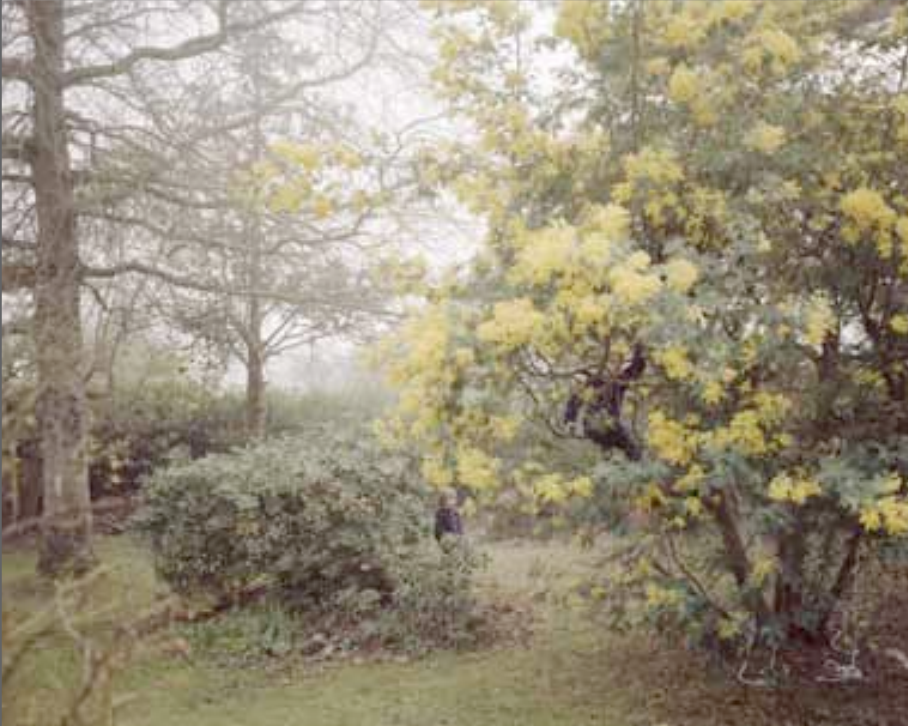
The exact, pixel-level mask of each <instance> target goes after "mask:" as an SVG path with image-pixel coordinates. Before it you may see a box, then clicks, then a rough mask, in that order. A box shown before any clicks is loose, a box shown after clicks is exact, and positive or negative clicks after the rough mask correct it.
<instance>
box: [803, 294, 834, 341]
mask: <svg viewBox="0 0 908 726" xmlns="http://www.w3.org/2000/svg"><path fill="white" fill-rule="evenodd" d="M837 324H838V320H837V319H836V315H835V312H834V311H833V309H832V306H831V305H830V304H829V299H828V298H827V297H825V296H824V295H814V296H813V297H812V298H811V299H810V302H809V303H808V305H807V312H806V315H805V326H804V328H805V329H804V339H805V340H806V341H807V342H808V343H809V344H810V345H822V344H823V341H824V340H825V339H826V336H827V335H828V334H829V333H831V332H833V331H834V330H835V329H836V326H837Z"/></svg>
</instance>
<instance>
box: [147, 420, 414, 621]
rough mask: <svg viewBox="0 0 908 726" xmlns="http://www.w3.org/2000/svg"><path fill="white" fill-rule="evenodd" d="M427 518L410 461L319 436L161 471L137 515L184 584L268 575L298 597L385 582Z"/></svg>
mask: <svg viewBox="0 0 908 726" xmlns="http://www.w3.org/2000/svg"><path fill="white" fill-rule="evenodd" d="M426 520H427V517H426V507H425V502H424V500H423V498H422V495H421V493H420V488H419V481H418V479H416V478H415V477H414V476H413V475H412V473H411V468H410V467H409V465H408V462H407V461H406V460H405V459H403V458H401V457H385V456H384V455H383V454H382V453H381V452H380V450H379V449H378V448H377V447H375V446H374V445H373V444H372V442H371V441H370V440H369V439H368V438H363V437H361V436H358V435H357V434H352V433H351V434H347V435H339V434H334V433H330V432H328V431H320V432H317V433H316V432H313V433H312V434H311V435H309V436H307V437H306V438H302V439H283V440H279V441H275V442H273V443H267V444H264V445H261V446H258V447H254V448H248V449H240V450H236V451H234V452H231V453H229V454H222V455H213V456H209V457H206V458H204V459H201V460H198V461H195V462H192V463H189V464H182V465H177V466H174V467H171V468H169V469H166V470H164V471H161V472H159V473H156V474H155V475H154V476H153V478H152V479H151V481H150V482H149V486H148V489H147V492H146V505H145V509H144V513H143V515H142V517H141V519H140V522H141V527H142V528H143V529H144V530H145V531H146V532H148V533H149V534H150V536H151V542H152V545H153V547H154V550H155V554H156V560H157V566H158V569H159V572H160V574H161V575H162V576H163V577H164V579H166V580H167V581H168V582H169V583H171V584H172V585H173V586H174V587H175V588H176V589H177V590H179V591H181V592H208V593H211V594H214V595H217V596H225V595H229V594H234V593H236V592H239V591H241V590H243V589H246V588H249V587H251V586H252V585H254V584H255V583H256V582H257V581H258V580H259V579H260V578H261V577H262V576H263V575H266V576H267V577H269V578H271V579H272V580H273V581H274V585H275V587H276V588H277V589H278V590H280V591H281V592H282V594H283V596H284V597H285V598H287V599H288V600H291V601H293V602H294V603H299V604H303V603H304V602H306V601H315V602H324V601H326V600H328V599H330V598H333V597H336V596H337V595H338V594H339V593H341V592H343V591H344V590H346V589H347V588H354V589H376V590H378V589H381V588H382V587H384V586H385V578H387V576H388V572H389V565H390V563H391V562H392V561H393V560H394V559H395V558H397V557H399V556H402V554H403V551H404V550H405V548H406V547H407V546H409V545H410V544H412V543H413V542H416V541H418V540H419V538H420V537H421V536H424V535H425V533H426Z"/></svg>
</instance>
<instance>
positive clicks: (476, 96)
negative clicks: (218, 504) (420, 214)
mask: <svg viewBox="0 0 908 726" xmlns="http://www.w3.org/2000/svg"><path fill="white" fill-rule="evenodd" d="M430 5H431V6H432V8H433V9H434V11H435V12H436V14H437V16H438V21H437V36H438V39H439V54H440V59H441V60H440V65H439V67H438V69H437V71H436V79H437V81H438V83H439V87H440V91H441V93H442V95H443V96H444V97H445V98H446V99H448V101H449V103H450V105H451V108H452V110H454V111H456V112H458V113H460V114H461V115H462V116H463V118H464V119H465V120H466V121H467V122H469V124H470V128H472V129H473V130H474V133H473V134H472V135H470V134H464V138H466V139H467V140H466V141H464V142H462V143H458V144H455V145H451V146H449V147H446V148H444V149H439V150H437V151H436V152H435V153H432V154H427V156H426V167H425V173H426V178H427V179H429V180H430V181H431V182H432V183H438V184H450V185H451V186H452V187H453V188H454V189H455V191H456V192H457V193H458V194H459V196H460V198H461V199H462V201H463V202H464V203H465V204H466V205H468V206H469V207H470V208H471V209H472V210H473V211H474V212H475V213H476V214H479V215H481V216H482V217H483V218H484V219H485V220H486V222H487V226H488V233H487V236H486V239H485V243H484V245H483V246H482V249H481V251H480V252H479V253H478V254H477V256H476V257H475V260H474V261H473V263H472V264H471V266H470V267H469V269H465V270H463V271H462V272H461V273H460V274H456V275H453V276H452V277H451V278H450V279H449V280H447V281H446V282H445V283H444V284H442V285H440V286H438V287H437V288H436V289H434V290H432V291H431V293H430V295H429V299H428V301H427V303H426V305H424V306H422V307H420V308H419V309H418V310H416V311H415V312H414V314H413V316H412V319H411V321H410V322H409V324H408V325H406V326H404V327H403V328H402V330H401V331H400V333H399V336H398V337H397V338H396V339H395V340H394V341H392V343H391V345H389V346H388V349H387V360H388V364H387V365H388V370H389V375H390V377H391V379H392V380H394V381H395V382H396V383H397V385H398V386H399V387H400V399H399V406H398V410H397V412H396V415H395V416H394V417H393V418H391V419H389V420H388V421H387V422H385V426H384V430H385V433H386V434H387V435H388V436H389V437H392V438H396V439H398V440H402V441H406V442H407V443H408V444H411V445H416V446H418V447H419V448H420V450H421V452H422V454H423V457H424V458H423V460H424V473H425V475H426V476H427V477H428V478H429V479H430V480H431V481H433V482H435V483H437V484H439V485H445V484H450V483H452V482H456V483H459V484H462V485H465V486H469V487H471V488H473V489H474V490H476V492H477V498H478V499H480V500H482V499H484V498H487V497H489V496H490V495H489V493H494V492H499V491H502V490H513V491H514V492H517V493H519V495H520V497H521V498H522V501H523V502H524V503H525V504H526V505H527V506H529V507H539V506H542V505H545V506H547V507H552V506H564V507H565V508H566V509H570V510H571V511H577V510H580V511H581V512H583V513H585V514H586V517H587V520H588V521H589V520H592V521H593V522H598V523H600V524H602V523H603V522H604V519H603V516H604V515H603V514H602V513H603V512H606V511H607V512H609V513H611V514H613V515H615V514H617V515H618V516H619V517H624V516H627V515H630V514H631V513H633V512H635V511H637V512H638V516H637V517H635V519H636V521H638V522H639V521H644V522H645V523H646V524H645V525H643V526H642V527H641V526H638V527H637V528H636V529H635V530H634V531H633V532H632V533H631V535H630V536H632V537H633V538H634V539H635V540H636V546H635V547H634V548H633V549H632V550H631V551H632V553H633V555H632V556H629V557H627V558H626V559H625V560H624V561H623V564H624V569H623V570H622V571H621V572H620V573H617V574H616V573H611V575H612V577H611V580H610V582H611V585H610V588H611V589H610V590H606V591H605V594H606V596H608V597H614V599H615V601H616V602H618V601H620V604H621V606H622V608H623V612H624V613H625V615H626V616H627V618H629V619H630V620H631V621H633V622H637V621H641V620H650V621H655V622H657V623H659V624H662V625H672V626H681V627H682V628H683V629H685V630H686V631H687V632H688V633H691V634H693V635H694V636H695V637H698V638H700V639H701V640H704V641H710V642H718V641H725V642H727V643H728V644H734V643H736V642H738V643H744V642H748V641H749V642H750V643H754V642H763V643H769V644H775V643H779V642H782V641H785V640H790V639H815V640H819V641H822V640H824V639H826V638H828V636H829V633H830V631H831V628H832V623H833V621H834V617H835V614H836V611H837V608H838V607H839V605H840V602H841V600H842V598H843V595H844V594H845V593H846V591H847V589H848V587H849V584H850V582H851V580H852V578H853V576H854V570H855V567H856V563H857V562H859V561H860V559H861V557H862V556H869V557H875V556H878V555H879V553H880V551H881V548H882V547H883V546H884V545H887V546H888V544H887V543H899V542H901V543H902V544H903V543H904V539H903V538H904V536H905V535H906V534H908V400H906V395H908V365H906V361H908V164H906V163H905V159H906V158H908V96H906V93H905V83H906V66H908V16H906V12H905V9H904V8H896V6H895V5H894V4H890V3H881V2H837V1H830V2H810V3H807V2H785V3H779V2H680V3H668V2H665V3H661V2H660V3H652V2H639V1H637V2H634V1H629V2H615V3H609V2H566V3H563V4H562V5H561V6H560V8H559V10H558V13H557V18H556V19H555V21H554V28H553V30H552V32H551V33H546V32H540V30H539V28H538V23H534V24H531V23H530V21H529V18H528V17H527V13H528V12H529V11H530V10H531V9H532V7H531V6H532V4H521V3H509V2H489V3H469V2H456V3H454V2H451V3H447V2H444V3H430ZM553 48H554V49H555V51H554V52H553V51H552V49H553ZM609 521H612V520H609ZM892 546H895V545H894V544H893V545H892Z"/></svg>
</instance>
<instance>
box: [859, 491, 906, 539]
mask: <svg viewBox="0 0 908 726" xmlns="http://www.w3.org/2000/svg"><path fill="white" fill-rule="evenodd" d="M860 520H861V525H862V526H863V527H864V529H866V530H867V531H868V532H880V531H883V532H886V533H888V534H890V535H893V536H903V535H906V534H908V497H905V495H901V496H899V495H895V494H893V495H891V496H888V497H883V498H882V499H878V500H876V501H875V502H873V503H872V504H869V505H867V506H865V507H864V508H863V509H862V510H861V515H860Z"/></svg>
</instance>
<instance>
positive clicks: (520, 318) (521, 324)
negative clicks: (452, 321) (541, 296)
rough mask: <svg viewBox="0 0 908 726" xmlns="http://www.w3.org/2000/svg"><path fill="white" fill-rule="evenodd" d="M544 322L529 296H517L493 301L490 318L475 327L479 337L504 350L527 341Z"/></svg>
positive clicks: (524, 343)
mask: <svg viewBox="0 0 908 726" xmlns="http://www.w3.org/2000/svg"><path fill="white" fill-rule="evenodd" d="M544 324H545V316H544V315H543V314H542V313H541V312H540V311H539V310H537V309H536V307H535V306H534V305H533V301H532V300H530V299H529V298H525V297H522V298H517V299H514V300H505V301H503V302H499V303H495V307H494V308H493V311H492V318H491V319H490V320H487V321H486V322H484V323H482V324H481V325H480V326H479V328H478V329H477V331H476V332H477V335H478V336H479V339H480V340H482V341H484V342H486V343H492V344H494V345H496V346H498V347H499V348H501V349H503V350H504V351H510V350H514V349H516V348H519V347H520V346H522V345H526V344H527V343H529V342H530V341H531V340H532V339H533V337H534V336H535V335H537V334H538V333H539V332H540V330H541V329H542V328H543V326H544Z"/></svg>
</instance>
